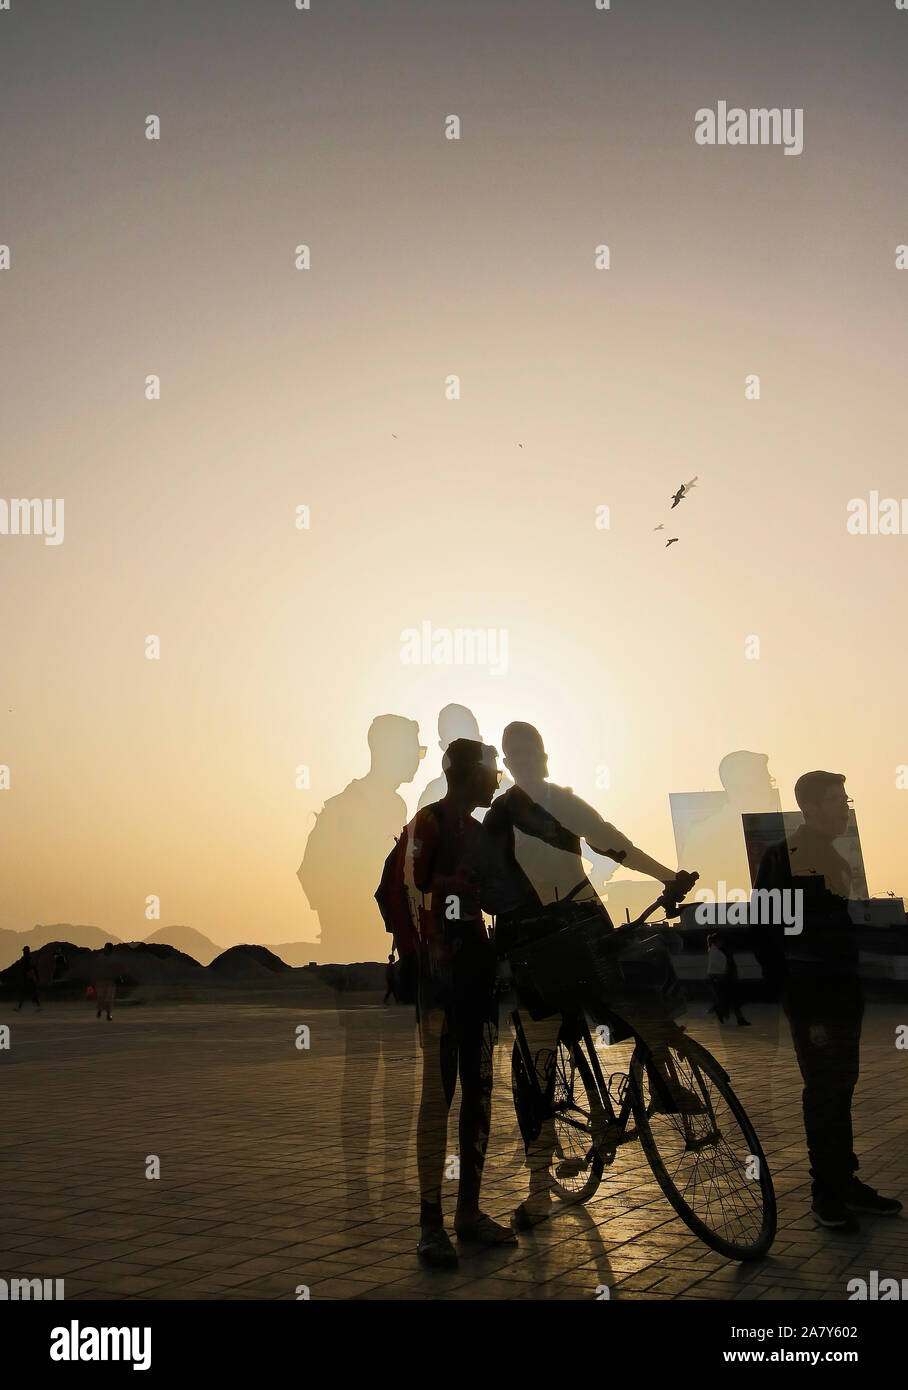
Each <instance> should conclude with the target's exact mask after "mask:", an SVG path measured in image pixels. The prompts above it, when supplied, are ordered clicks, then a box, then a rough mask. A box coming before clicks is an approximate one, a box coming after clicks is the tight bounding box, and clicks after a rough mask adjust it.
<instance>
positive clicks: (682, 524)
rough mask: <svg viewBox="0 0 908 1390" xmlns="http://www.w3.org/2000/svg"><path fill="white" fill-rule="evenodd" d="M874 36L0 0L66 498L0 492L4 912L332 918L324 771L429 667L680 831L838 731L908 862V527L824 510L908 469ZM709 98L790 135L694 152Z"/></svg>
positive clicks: (13, 448)
mask: <svg viewBox="0 0 908 1390" xmlns="http://www.w3.org/2000/svg"><path fill="white" fill-rule="evenodd" d="M906 54H908V12H904V13H903V12H899V11H897V10H896V9H895V7H894V5H892V4H889V5H888V6H886V5H880V6H876V7H871V6H867V5H863V6H862V5H858V4H844V3H839V4H835V3H813V2H812V0H798V3H797V4H796V5H793V4H791V3H767V4H762V5H759V6H719V5H716V4H705V3H697V0H688V2H687V3H685V4H684V5H679V4H674V5H672V4H668V3H665V2H664V0H663V3H633V4H632V3H630V0H628V2H627V3H622V0H613V6H612V9H611V10H610V11H607V12H604V11H597V10H596V9H595V6H594V4H593V0H582V3H581V0H576V2H574V0H558V3H554V2H553V0H548V2H547V3H543V2H542V0H520V2H519V3H516V2H515V3H498V0H496V3H495V4H494V5H492V4H489V3H457V4H453V3H442V0H412V2H411V3H396V2H395V0H387V2H385V0H383V2H382V3H380V4H378V3H366V0H362V2H361V3H342V0H312V6H311V9H310V10H309V11H308V12H297V11H296V10H295V9H294V6H293V4H292V2H291V0H274V2H273V3H271V0H269V2H268V3H266V2H265V0H261V2H258V3H255V4H246V3H240V0H218V3H214V0H210V2H209V3H201V2H200V0H193V2H192V3H186V2H185V0H181V3H177V2H176V0H156V3H151V2H150V0H144V3H130V4H129V5H126V6H124V5H123V4H122V3H114V2H113V0H106V3H100V0H81V2H80V3H79V4H78V5H74V4H65V3H61V2H59V0H58V3H48V2H47V0H30V3H28V4H26V3H22V2H21V0H13V4H12V7H11V9H10V11H9V12H2V13H0V85H2V90H3V92H4V100H3V108H2V140H0V186H2V188H3V190H4V197H3V199H2V203H0V244H6V245H8V246H9V247H10V268H9V270H6V271H0V322H2V325H3V343H4V349H3V371H2V373H0V419H2V422H3V429H2V436H0V483H2V486H0V495H2V497H4V498H6V499H7V500H8V499H10V498H15V497H39V498H44V497H49V498H63V499H64V500H65V539H64V542H63V543H62V544H61V545H57V546H48V545H45V544H44V541H43V539H42V538H41V537H40V536H34V535H30V536H23V535H18V536H16V535H0V595H2V599H0V603H2V622H0V657H2V661H0V674H2V689H0V765H6V766H8V767H9V768H10V787H9V789H8V790H3V791H0V843H2V896H0V927H6V928H15V929H18V930H25V929H27V928H29V927H31V926H32V924H34V923H37V922H42V923H51V922H58V921H65V922H76V923H79V922H85V923H95V924H97V925H99V926H101V927H104V928H105V929H108V930H110V932H111V933H113V934H116V935H118V936H120V937H124V938H129V937H143V936H145V935H147V934H148V933H149V932H151V931H152V930H154V929H155V928H156V927H157V926H159V925H164V924H167V923H176V922H179V923H186V924H188V925H191V926H193V927H196V928H197V929H198V930H200V931H202V932H205V933H206V934H208V935H210V936H211V937H213V938H214V939H215V940H216V941H218V942H220V943H222V944H223V945H231V944H233V943H236V942H241V941H250V940H251V941H260V942H265V943H267V942H272V943H275V942H281V941H289V940H294V939H311V938H314V937H315V935H316V933H317V927H318V924H317V919H316V918H315V916H314V915H313V914H312V913H311V912H310V911H309V910H308V908H307V906H306V902H305V899H304V897H303V894H302V892H301V890H300V886H299V883H298V881H297V879H296V876H295V875H296V869H297V866H298V864H299V861H300V857H301V855H302V851H303V848H304V845H305V841H306V837H307V834H308V832H309V829H310V828H311V826H312V824H313V813H314V812H316V811H317V810H319V809H320V807H321V806H322V804H323V802H324V800H325V799H326V797H329V796H331V795H333V794H335V793H336V792H339V791H340V790H341V789H342V788H343V787H344V786H345V785H346V783H347V782H348V781H349V780H350V779H351V778H352V777H356V776H361V775H362V774H363V773H364V772H365V771H366V770H367V767H368V750H367V747H366V731H367V729H368V726H369V723H370V721H371V720H372V718H373V717H374V716H375V715H377V714H381V713H386V712H390V713H397V714H402V715H406V716H407V717H409V718H413V719H416V720H418V721H419V726H420V732H421V737H422V741H423V742H424V743H426V744H428V745H429V753H428V755H427V758H426V760H425V762H424V764H423V765H422V768H421V770H420V773H419V774H418V776H417V779H416V780H415V781H414V782H413V783H412V784H410V785H409V786H404V787H403V788H402V789H401V791H402V794H403V795H404V797H405V799H406V800H407V804H408V807H409V809H410V810H411V811H412V810H413V809H414V808H415V805H416V800H417V798H418V795H419V792H420V791H421V789H422V787H423V785H424V784H425V782H426V781H427V780H428V779H429V778H432V777H435V776H437V775H438V772H439V766H440V753H439V751H438V747H437V742H436V739H437V733H436V728H435V724H436V719H437V715H438V711H439V708H440V707H441V706H442V705H444V704H446V703H447V702H449V701H452V700H453V701H458V702H460V703H463V704H466V705H468V706H470V707H471V708H472V709H473V710H474V711H475V713H476V715H477V718H478V720H479V724H480V728H481V730H482V733H483V736H484V737H485V738H486V739H487V740H488V741H490V742H492V743H494V744H496V745H497V746H498V747H499V748H500V746H501V731H502V728H503V726H504V725H505V724H506V723H507V722H508V721H510V720H511V719H524V720H529V721H531V722H533V723H535V724H536V725H537V726H538V727H539V728H540V730H541V732H542V734H543V736H544V739H545V741H546V745H547V747H548V750H549V754H550V771H551V776H552V778H553V779H554V780H555V781H557V782H561V783H564V784H568V785H571V786H573V787H574V789H575V791H577V792H578V793H579V794H580V795H581V796H584V797H586V798H588V799H590V800H592V801H593V802H594V803H595V804H596V805H597V807H598V808H599V810H600V811H601V812H602V813H603V814H604V815H605V816H606V818H607V819H609V820H612V821H613V822H614V823H615V824H616V825H618V826H619V827H620V828H621V829H622V830H624V831H625V832H626V833H627V834H628V835H629V836H631V838H632V839H634V840H635V841H636V842H637V843H638V844H640V845H642V847H643V848H644V849H646V850H647V851H648V852H649V853H651V854H653V855H655V856H656V857H657V858H659V859H662V860H667V861H669V862H671V863H674V862H675V861H674V841H673V836H672V826H671V817H670V813H669V802H668V794H669V792H670V791H688V790H698V789H701V788H702V789H705V788H713V787H718V785H719V782H718V775H717V766H718V763H719V760H720V758H721V757H722V756H723V754H725V753H727V752H729V751H730V750H732V749H736V748H747V749H754V750H756V751H759V752H765V753H768V754H769V757H770V764H769V766H770V770H771V771H772V773H773V774H774V776H775V777H776V779H777V782H778V785H779V789H780V792H781V797H782V804H783V806H784V807H786V808H789V807H793V806H794V799H793V795H792V786H793V783H794V781H795V779H796V777H797V776H798V775H799V774H800V773H802V772H804V771H806V770H808V769H810V768H814V767H822V768H829V769H831V770H833V771H841V772H844V773H846V774H847V777H848V783H847V790H848V791H849V792H850V794H851V796H852V797H853V798H854V802H855V810H856V813H857V818H858V825H859V827H860V831H861V838H862V842H863V846H864V857H865V862H866V866H867V874H868V879H869V885H870V891H871V892H872V893H880V892H885V891H887V890H890V889H891V890H894V891H895V892H897V893H899V894H905V895H908V871H906V867H905V854H904V847H905V839H906V831H908V787H906V789H904V790H900V789H898V787H897V768H898V767H899V766H900V765H903V764H905V765H908V729H906V718H905V708H906V688H908V646H906V637H905V634H906V630H908V624H906V612H905V608H906V589H908V586H906V578H908V536H905V535H896V536H854V535H850V534H849V533H848V532H847V531H846V525H845V522H846V507H847V504H848V502H849V500H850V499H853V498H859V497H864V498H866V497H868V496H869V493H870V491H871V490H877V491H878V492H879V494H880V496H881V497H886V496H889V497H895V498H901V497H902V496H903V495H906V496H908V473H906V469H905V464H904V440H905V400H906V392H905V329H906V319H908V311H906V295H908V271H899V270H897V269H896V247H897V246H898V245H899V244H900V243H905V242H908V205H906V199H905V188H906V181H905V172H906V170H905V134H906V119H905V101H904V72H905V61H906ZM720 100H726V101H728V103H729V104H730V105H731V104H735V105H740V106H742V107H745V108H747V107H750V106H756V107H772V106H779V107H792V108H794V107H798V108H803V111H804V151H803V153H802V154H800V155H798V156H797V157H786V156H785V155H784V153H783V150H782V148H780V147H778V146H776V147H773V146H770V147H757V148H755V147H732V146H726V147H724V148H720V147H703V146H698V145H697V144H696V143H695V141H694V116H695V112H696V111H697V110H698V109H699V108H702V107H713V108H715V107H716V104H717V102H719V101H720ZM152 113H153V114H156V115H158V116H159V117H160V121H161V138H160V140H159V141H149V140H147V139H146V138H145V121H146V117H147V116H148V115H149V114H152ZM451 114H457V115H458V116H459V117H460V120H461V123H462V130H461V138H460V140H459V141H454V140H448V139H446V138H445V119H446V117H447V116H449V115H451ZM301 243H306V244H308V245H309V246H310V248H311V268H310V269H309V270H307V271H299V270H297V269H296V268H295V265H294V256H295V248H296V247H297V245H298V244H301ZM600 244H607V245H608V246H609V248H610V253H611V268H610V269H609V270H607V271H601V270H597V269H596V267H595V251H596V247H597V246H598V245H600ZM751 373H756V374H758V375H759V377H760V383H761V398H760V399H759V400H747V399H745V378H746V377H747V376H748V374H751ZM149 374H157V375H159V376H160V380H161V398H160V400H156V401H149V400H147V399H146V398H145V379H146V377H147V376H148V375H149ZM449 374H457V375H458V376H459V378H460V382H461V398H460V399H459V400H448V399H446V396H445V379H446V377H448V375H449ZM394 435H396V436H397V438H396V439H395V438H393V437H392V436H394ZM520 445H522V446H523V447H522V448H521V447H519V446H520ZM694 475H696V476H697V478H698V482H697V485H696V488H695V489H694V490H693V491H692V493H691V495H690V496H689V497H688V498H686V499H685V500H684V502H683V503H682V504H681V505H680V506H679V507H678V508H677V509H675V510H674V511H671V512H669V506H670V498H671V494H672V493H673V492H674V491H675V490H676V489H677V488H678V486H679V484H680V483H681V482H682V481H685V480H687V479H690V478H692V477H694ZM301 505H305V506H308V507H309V508H310V509H311V526H310V529H309V530H298V529H296V526H295V516H296V508H297V507H298V506H301ZM603 505H604V506H608V507H609V508H610V514H611V525H610V528H609V529H608V530H600V529H597V527H596V509H597V507H598V506H603ZM659 522H665V524H666V530H665V531H664V532H662V531H654V530H653V528H654V527H655V526H656V525H657V524H658V523H659ZM674 535H677V536H678V537H679V541H678V544H676V545H673V546H671V548H669V549H666V548H665V539H666V538H668V537H670V536H674ZM424 620H425V621H429V622H431V624H432V625H433V628H441V627H447V628H452V629H453V628H484V629H489V628H493V629H505V630H506V631H507V633H508V669H507V671H506V673H504V674H499V675H493V674H489V673H488V671H487V670H485V669H483V668H480V667H478V666H472V667H471V666H463V667H452V666H447V667H445V666H413V665H405V664H403V663H402V662H401V659H400V652H401V632H402V631H403V630H405V629H407V628H412V627H419V625H420V624H421V623H422V622H423V621H424ZM149 634H156V635H157V636H159V638H160V643H161V657H160V660H147V659H146V656H145V642H146V637H147V636H148V635H149ZM751 635H756V636H758V637H759V639H760V657H759V659H758V660H748V659H746V657H745V641H746V639H747V638H748V637H749V636H751ZM300 764H305V765H307V766H308V767H309V768H310V777H311V785H310V788H309V790H298V789H297V788H296V786H295V775H296V768H297V766H298V765H300ZM603 764H604V765H607V766H608V768H609V770H610V788H609V789H608V790H601V789H597V787H596V776H597V767H598V766H600V765H603ZM906 780H908V779H906ZM689 867H692V868H696V865H691V866H689ZM149 894H157V895H158V896H159V897H160V899H161V918H160V922H156V921H148V920H146V918H145V912H144V904H145V899H146V896H147V895H149ZM383 948H384V938H383V934H382V931H381V925H380V923H379V924H378V926H377V945H376V956H377V957H378V955H379V954H380V952H381V951H382V950H383ZM2 964H6V962H0V965H2Z"/></svg>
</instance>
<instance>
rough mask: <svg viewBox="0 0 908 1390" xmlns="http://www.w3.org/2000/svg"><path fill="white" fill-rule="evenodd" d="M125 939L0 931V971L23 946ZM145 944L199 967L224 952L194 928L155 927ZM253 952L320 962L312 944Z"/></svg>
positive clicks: (83, 930)
mask: <svg viewBox="0 0 908 1390" xmlns="http://www.w3.org/2000/svg"><path fill="white" fill-rule="evenodd" d="M124 939H125V938H123V937H120V936H115V935H114V933H113V932H109V931H103V930H102V929H101V927H92V926H88V925H80V926H74V925H73V924H72V923H70V922H55V923H53V924H51V925H49V926H48V925H45V924H43V923H39V924H38V925H36V926H34V927H32V928H31V930H30V931H8V930H6V929H4V928H0V970H2V969H4V968H5V966H7V965H10V964H12V962H13V961H14V960H15V959H16V957H17V956H20V955H21V954H22V947H23V946H28V947H29V948H30V949H31V950H32V951H37V950H40V948H41V947H42V946H46V945H47V943H48V942H50V941H67V942H69V943H70V944H71V945H73V946H83V947H86V948H87V949H88V950H89V951H100V950H101V948H102V947H103V945H104V943H105V941H112V942H113V944H114V945H115V946H116V945H118V944H119V943H120V942H122V941H123V940H124ZM129 939H130V940H131V941H140V940H142V939H143V938H141V937H130V938H129ZM144 940H145V941H146V942H149V943H151V944H157V945H162V946H172V947H173V948H174V949H175V950H177V951H180V952H181V953H182V954H183V955H185V956H191V957H192V959H193V960H197V961H198V962H199V964H200V965H210V964H211V962H212V961H213V960H214V959H215V957H216V956H219V955H221V954H222V953H223V952H224V951H225V948H224V947H223V946H219V945H218V944H217V942H216V941H212V940H211V938H210V937H208V936H205V935H204V933H202V932H200V931H196V929H195V927H186V926H180V925H174V926H170V927H158V929H157V931H154V932H152V933H151V935H150V936H147V937H145V938H144ZM229 949H231V950H232V949H235V948H232V947H231V948H229ZM256 949H263V950H264V949H267V950H268V951H269V952H270V953H271V954H272V955H273V956H276V957H277V958H278V959H279V960H280V961H282V962H283V963H284V964H285V965H289V966H292V967H293V968H299V967H300V966H304V965H309V963H310V962H311V961H316V960H318V959H319V957H318V952H319V946H318V943H317V942H314V941H285V942H282V943H281V944H280V945H278V946H272V945H268V946H267V948H265V947H262V948H256Z"/></svg>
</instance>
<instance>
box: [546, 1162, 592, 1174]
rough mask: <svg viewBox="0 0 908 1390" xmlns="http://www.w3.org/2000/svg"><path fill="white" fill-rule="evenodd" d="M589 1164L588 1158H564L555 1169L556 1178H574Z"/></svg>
mask: <svg viewBox="0 0 908 1390" xmlns="http://www.w3.org/2000/svg"><path fill="white" fill-rule="evenodd" d="M589 1166H590V1161H589V1159H588V1158H566V1159H564V1161H563V1162H562V1163H559V1164H558V1166H557V1167H556V1169H555V1176H556V1178H576V1177H577V1174H578V1173H582V1172H584V1171H585V1170H586V1169H587V1168H589Z"/></svg>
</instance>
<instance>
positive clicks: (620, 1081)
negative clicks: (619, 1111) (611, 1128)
mask: <svg viewBox="0 0 908 1390" xmlns="http://www.w3.org/2000/svg"><path fill="white" fill-rule="evenodd" d="M613 1085H614V1087H615V1089H614V1091H613V1090H612V1086H613ZM605 1089H606V1091H607V1092H608V1098H609V1100H610V1101H611V1102H612V1104H613V1105H617V1106H619V1108H620V1106H622V1105H623V1104H624V1097H625V1095H626V1093H627V1072H626V1071H613V1072H612V1074H611V1076H610V1077H609V1079H608V1082H607V1084H606V1088H605Z"/></svg>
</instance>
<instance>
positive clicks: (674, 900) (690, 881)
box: [615, 870, 700, 931]
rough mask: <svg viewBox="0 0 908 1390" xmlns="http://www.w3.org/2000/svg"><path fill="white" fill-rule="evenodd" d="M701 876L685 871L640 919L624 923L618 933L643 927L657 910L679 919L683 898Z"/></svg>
mask: <svg viewBox="0 0 908 1390" xmlns="http://www.w3.org/2000/svg"><path fill="white" fill-rule="evenodd" d="M699 877H700V875H699V874H692V873H685V872H684V871H683V870H682V871H681V872H680V873H679V874H678V875H677V876H676V877H675V878H674V879H672V881H671V883H667V884H666V885H665V887H664V888H663V890H662V892H661V893H660V894H659V896H658V898H657V899H656V901H655V902H654V903H651V904H650V906H649V907H648V908H646V910H645V911H644V912H642V913H641V914H640V916H639V917H635V919H634V920H633V922H622V924H621V925H620V926H618V927H616V928H615V930H616V931H628V930H629V929H630V928H631V927H642V926H643V923H644V922H645V921H646V920H647V918H649V917H652V915H653V913H654V912H655V911H656V910H657V908H660V907H661V908H662V909H663V910H664V912H665V915H666V917H677V916H678V913H679V910H680V908H681V902H682V899H683V898H686V897H687V894H688V893H689V892H690V890H691V889H692V888H693V886H694V884H695V883H696V882H697V879H698V878H699Z"/></svg>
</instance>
